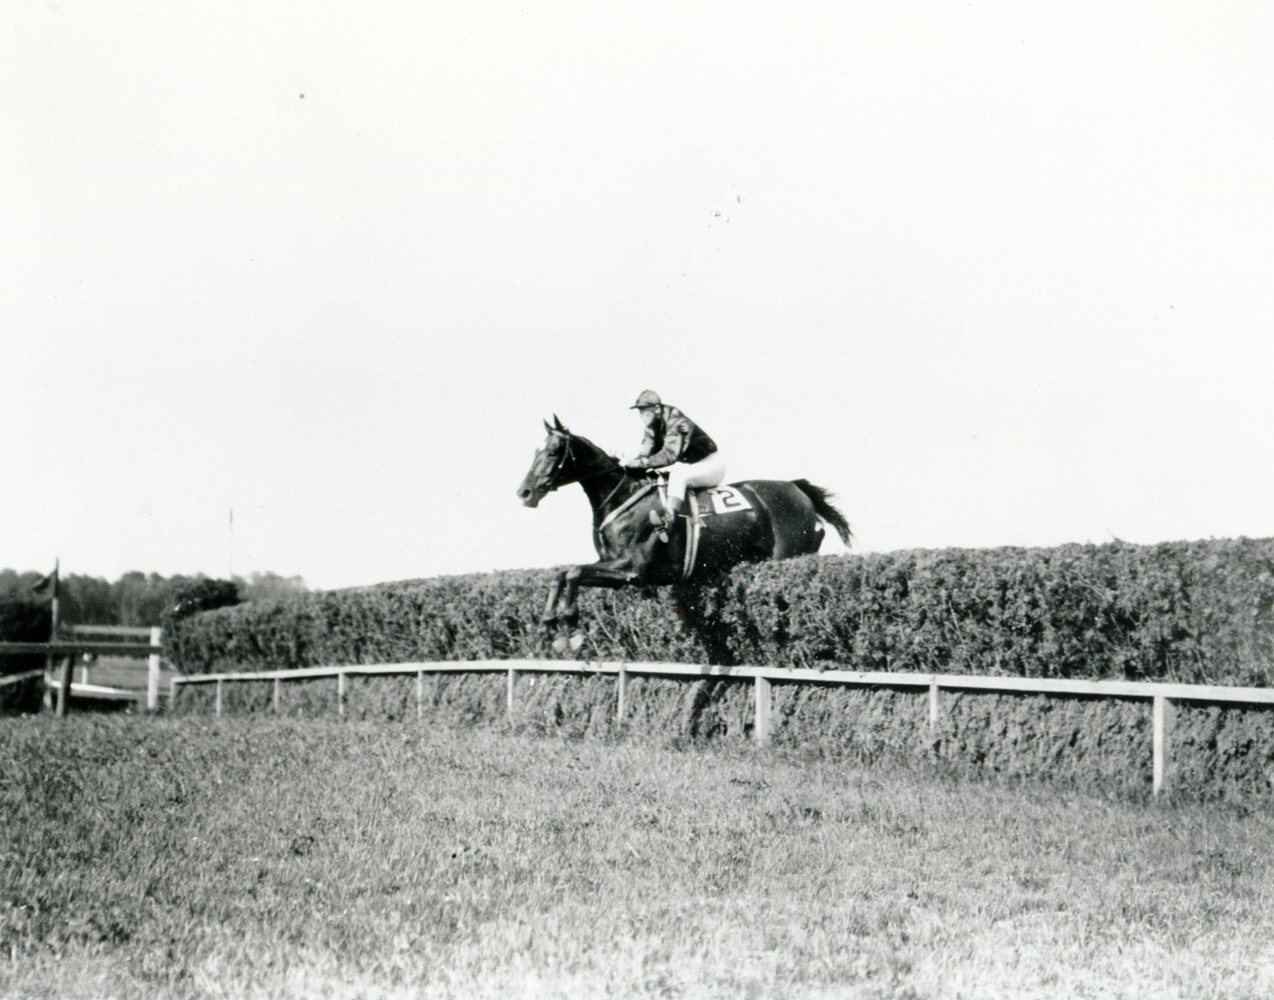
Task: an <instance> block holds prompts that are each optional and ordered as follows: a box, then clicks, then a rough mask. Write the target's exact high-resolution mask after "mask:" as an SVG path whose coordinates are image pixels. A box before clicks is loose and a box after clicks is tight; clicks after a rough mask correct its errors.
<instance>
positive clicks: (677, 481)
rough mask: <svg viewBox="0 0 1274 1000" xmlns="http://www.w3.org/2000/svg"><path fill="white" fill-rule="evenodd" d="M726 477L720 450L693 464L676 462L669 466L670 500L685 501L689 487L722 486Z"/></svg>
mask: <svg viewBox="0 0 1274 1000" xmlns="http://www.w3.org/2000/svg"><path fill="white" fill-rule="evenodd" d="M724 479H725V460H724V459H723V458H722V457H721V452H719V451H714V452H713V453H712V454H711V455H709V456H708V457H707V458H704V459H701V460H700V461H698V462H695V463H694V464H693V465H685V464H683V463H681V462H674V463H673V464H672V465H670V466H669V467H668V502H669V503H671V502H672V501H673V500H679V501H681V502H683V503H684V502H685V499H686V488H687V487H689V486H695V487H700V488H702V487H705V486H720V485H721V482H722V480H724Z"/></svg>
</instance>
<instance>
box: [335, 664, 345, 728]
mask: <svg viewBox="0 0 1274 1000" xmlns="http://www.w3.org/2000/svg"><path fill="white" fill-rule="evenodd" d="M345 676H346V675H345V671H344V670H342V671H341V672H340V673H339V674H337V675H336V714H337V715H339V716H340V717H341V718H342V719H343V718H345Z"/></svg>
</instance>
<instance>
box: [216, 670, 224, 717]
mask: <svg viewBox="0 0 1274 1000" xmlns="http://www.w3.org/2000/svg"><path fill="white" fill-rule="evenodd" d="M222 684H223V681H222V680H221V678H220V677H218V678H217V715H218V717H220V715H221V704H222V702H221V688H222Z"/></svg>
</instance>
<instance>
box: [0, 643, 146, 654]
mask: <svg viewBox="0 0 1274 1000" xmlns="http://www.w3.org/2000/svg"><path fill="white" fill-rule="evenodd" d="M163 651H164V650H163V648H162V647H160V646H152V645H151V644H150V643H145V642H141V643H138V642H70V641H61V640H59V641H58V642H0V655H5V656H7V655H15V656H17V655H22V654H32V653H34V654H38V655H40V656H53V657H57V656H78V655H79V654H81V653H97V654H98V655H99V656H138V657H141V656H150V655H151V654H152V653H162V652H163Z"/></svg>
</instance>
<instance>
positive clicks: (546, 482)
mask: <svg viewBox="0 0 1274 1000" xmlns="http://www.w3.org/2000/svg"><path fill="white" fill-rule="evenodd" d="M553 433H555V434H562V432H561V431H554V432H553ZM562 437H564V438H565V439H566V447H565V448H563V449H562V451H561V453H560V454H559V455H558V457H557V462H556V463H555V464H554V466H553V470H552V471H551V472H549V473H547V474H546V475H543V476H541V477H540V478H539V482H538V483H537V484H536V486H537V488H540V489H543V491H544V492H545V493H552V492H554V491H555V490H556V489H557V488H558V487H559V486H565V485H567V484H566V483H562V482H559V481H558V478H557V477H558V476H560V475H561V474H562V470H563V469H564V468H566V463H567V461H568V460H573V459H574V458H575V452H574V451H573V449H572V446H573V444H574V440H573V437H572V435H571V434H570V433H569V432H568V433H566V434H562ZM609 471H610V470H609V469H595V470H593V471H592V472H586V473H584V474H583V475H582V476H577V477H576V478H575V479H574V480H572V482H579V483H582V482H583V481H584V480H585V479H592V478H594V477H595V476H601V475H605V474H606V473H607V472H609ZM622 471H623V470H621V473H622ZM627 479H628V477H627V476H626V475H620V477H619V480H618V481H617V482H616V483H615V486H614V488H613V489H612V490H611V491H610V492H609V493H607V494H606V498H605V499H604V500H602V502H601V504H599V505H598V506H599V507H604V506H606V503H607V502H608V501H609V500H610V498H611V497H613V496H614V495H615V494H616V493H618V492H619V488H620V487H621V486H623V485H624V482H625V480H627Z"/></svg>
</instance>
